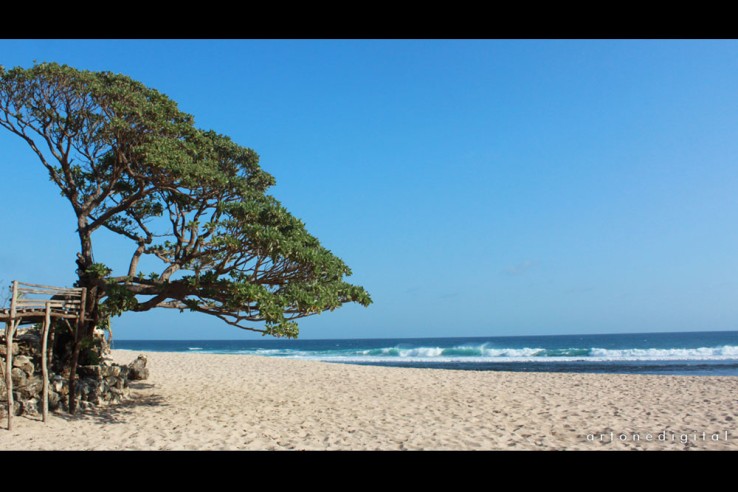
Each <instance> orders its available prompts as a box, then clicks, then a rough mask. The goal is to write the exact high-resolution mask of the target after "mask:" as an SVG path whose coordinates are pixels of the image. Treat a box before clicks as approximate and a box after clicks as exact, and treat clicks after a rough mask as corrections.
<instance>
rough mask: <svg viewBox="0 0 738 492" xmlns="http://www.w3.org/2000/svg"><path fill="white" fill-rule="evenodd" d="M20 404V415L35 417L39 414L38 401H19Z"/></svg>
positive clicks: (33, 399) (34, 399)
mask: <svg viewBox="0 0 738 492" xmlns="http://www.w3.org/2000/svg"><path fill="white" fill-rule="evenodd" d="M20 404H21V411H20V415H29V416H36V415H38V414H39V409H40V405H39V400H38V399H36V398H31V399H29V400H21V401H20Z"/></svg>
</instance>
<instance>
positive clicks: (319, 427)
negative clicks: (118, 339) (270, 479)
mask: <svg viewBox="0 0 738 492" xmlns="http://www.w3.org/2000/svg"><path fill="white" fill-rule="evenodd" d="M138 353H139V352H133V351H125V350H116V351H114V352H113V354H112V358H113V359H114V360H115V361H116V362H130V361H131V360H133V359H134V358H135V357H136V355H138ZM146 355H147V356H148V358H149V367H150V370H151V376H150V378H149V379H148V380H146V381H141V382H135V383H132V390H131V396H130V399H129V400H128V401H126V402H125V403H122V404H117V405H111V406H108V407H102V408H100V409H97V410H96V411H87V412H85V413H84V414H81V415H78V416H75V417H74V418H70V417H69V416H67V415H65V414H63V413H57V414H54V415H53V416H52V417H51V419H50V421H49V423H48V424H46V425H44V424H43V423H42V422H41V421H40V419H37V418H28V417H20V418H16V419H15V428H14V430H13V431H12V432H8V431H7V430H5V428H4V427H3V428H2V429H0V449H3V450H32V449H52V450H126V449H136V450H218V449H222V450H238V449H251V450H402V449H408V450H419V449H427V450H497V449H501V450H534V449H542V450H551V449H584V450H600V449H608V450H613V449H619V450H628V449H654V450H683V449H695V450H697V449H725V450H738V439H736V437H735V434H738V428H737V427H736V419H738V410H737V409H738V378H736V377H686V376H641V375H602V374H564V373H560V374H552V373H512V372H489V371H487V372H478V371H453V370H428V369H410V368H391V367H371V366H354V365H344V364H328V363H321V362H315V361H300V360H285V359H274V358H264V357H256V356H242V355H213V354H183V353H156V352H148V353H146ZM703 433H704V434H703ZM685 436H686V437H685ZM726 437H727V439H726ZM649 438H650V440H649ZM683 441H686V442H683Z"/></svg>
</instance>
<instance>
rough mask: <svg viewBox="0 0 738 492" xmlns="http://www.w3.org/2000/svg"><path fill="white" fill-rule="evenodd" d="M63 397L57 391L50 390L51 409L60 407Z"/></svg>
mask: <svg viewBox="0 0 738 492" xmlns="http://www.w3.org/2000/svg"><path fill="white" fill-rule="evenodd" d="M60 400H61V397H60V396H59V393H56V392H54V391H49V410H51V411H52V412H53V411H54V410H56V409H57V408H59V403H60Z"/></svg>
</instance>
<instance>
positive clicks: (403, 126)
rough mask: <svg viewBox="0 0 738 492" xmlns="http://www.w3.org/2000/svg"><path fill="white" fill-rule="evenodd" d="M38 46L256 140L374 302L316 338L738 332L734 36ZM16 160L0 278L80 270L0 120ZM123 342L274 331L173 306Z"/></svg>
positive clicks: (105, 256) (26, 54)
mask: <svg viewBox="0 0 738 492" xmlns="http://www.w3.org/2000/svg"><path fill="white" fill-rule="evenodd" d="M34 60H38V61H55V62H59V63H66V64H69V65H72V66H74V67H77V68H80V69H89V70H109V71H113V72H121V73H124V74H127V75H129V76H131V77H133V78H134V79H137V80H140V81H141V82H143V83H145V84H146V85H148V86H150V87H153V88H156V89H158V90H160V91H161V92H163V93H165V94H167V95H168V96H170V97H171V98H172V99H174V100H175V101H177V102H178V103H179V105H180V108H181V109H182V110H184V111H186V112H188V113H191V114H193V115H194V117H195V121H196V124H197V125H198V126H199V127H202V128H212V129H214V130H216V131H218V132H221V133H224V134H227V135H229V136H231V137H232V138H233V139H234V140H235V141H236V142H238V143H239V144H241V145H245V146H248V147H251V148H253V149H254V150H256V151H257V152H258V153H259V154H260V156H261V164H262V167H263V168H264V169H265V170H267V171H268V172H270V173H272V174H273V175H274V176H275V177H276V179H277V186H276V187H275V188H273V189H272V194H273V195H275V196H276V197H277V198H278V199H279V200H281V201H282V203H283V204H284V205H285V206H286V207H287V208H288V209H289V210H290V211H291V212H292V213H293V214H294V215H296V216H298V217H300V218H301V219H302V220H304V221H305V223H306V224H307V227H308V229H309V230H310V231H311V232H312V233H313V234H315V235H316V236H317V237H318V238H319V239H320V240H321V241H322V242H323V244H324V245H325V246H326V247H328V248H329V249H331V250H332V251H333V252H334V253H336V254H337V255H338V256H340V257H341V258H343V259H344V260H345V261H346V262H347V263H348V264H349V265H350V266H351V268H352V269H353V271H354V275H353V276H352V277H351V279H350V280H352V281H353V282H355V283H358V284H361V285H363V286H365V287H366V288H367V290H368V291H369V292H370V293H371V295H372V297H373V299H374V304H373V305H372V306H370V307H369V308H367V309H365V308H362V307H358V306H344V307H343V308H341V309H339V310H337V311H335V312H332V313H330V312H329V313H325V314H323V315H321V316H315V317H312V318H308V319H305V320H302V322H301V338H375V337H422V336H427V337H432V336H434V337H435V336H487V335H489V336H494V335H518V334H519V335H543V334H566V333H572V334H574V333H622V332H646V331H701V330H735V329H738V302H736V300H737V299H738V227H737V226H738V165H737V164H738V163H737V162H736V161H737V160H738V97H737V96H736V88H738V42H736V41H716V40H706V41H689V40H685V41H671V40H663V41H639V40H628V41H618V40H601V41H591V40H582V41H576V40H558V41H556V40H554V41H551V40H528V41H526V40H479V41H466V40H395V41H393V40H374V41H372V40H283V41H279V40H263V41H255V40H232V41H226V40H217V41H216V40H212V41H207V40H189V41H187V40H171V41H139V40H136V41H134V40H128V41H84V40H83V41H54V40H38V41H36V40H0V64H1V65H4V66H6V67H13V66H18V65H21V66H24V67H28V66H30V65H31V64H32V63H33V61H34ZM0 169H2V171H3V173H2V179H1V180H0V196H2V200H3V202H4V204H5V209H4V211H5V213H4V219H3V225H4V233H3V234H2V242H1V243H0V280H2V282H3V283H4V284H5V283H7V282H9V281H10V280H12V279H20V280H25V281H29V282H37V283H46V284H58V285H71V283H72V282H73V281H74V279H75V274H74V269H75V264H74V258H75V252H76V251H77V248H78V243H77V238H76V235H75V230H74V229H75V226H74V219H73V213H72V210H71V207H70V205H69V204H68V203H67V202H66V201H64V199H63V198H62V197H61V196H60V195H59V192H58V191H57V190H56V189H55V188H54V186H53V185H52V184H51V183H50V182H49V180H48V177H47V174H46V173H45V171H44V170H43V168H42V166H41V164H40V163H39V162H38V161H37V160H36V158H35V157H34V155H33V153H32V152H31V150H30V149H29V148H27V146H25V144H24V143H23V142H22V141H21V140H20V139H19V138H17V137H16V136H14V135H11V134H9V133H8V132H6V131H4V130H3V131H0ZM95 248H96V249H95V256H96V259H97V260H98V261H102V262H104V263H107V264H109V265H111V266H114V267H116V268H122V266H123V265H124V264H126V263H127V261H128V259H129V258H130V255H131V251H130V250H129V248H121V244H120V243H119V242H116V241H113V240H111V238H110V237H107V236H105V235H104V234H102V235H101V237H99V238H97V240H96V244H95ZM114 333H115V336H116V338H119V339H142V338H149V339H176V338H180V339H229V338H231V339H236V338H251V337H257V338H258V337H260V335H258V334H250V333H248V332H242V331H240V330H237V329H235V328H233V327H230V326H227V325H225V324H223V323H222V322H219V321H218V320H216V319H211V318H209V317H207V316H204V315H195V314H191V313H184V314H179V313H178V312H171V311H163V310H158V311H154V312H149V313H143V314H126V315H124V316H123V317H121V318H117V319H115V320H114Z"/></svg>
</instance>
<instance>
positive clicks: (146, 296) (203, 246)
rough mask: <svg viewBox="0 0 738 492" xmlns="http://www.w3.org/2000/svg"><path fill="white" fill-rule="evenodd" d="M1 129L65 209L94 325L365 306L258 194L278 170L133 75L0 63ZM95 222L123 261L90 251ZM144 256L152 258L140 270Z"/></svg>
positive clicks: (291, 319) (270, 328)
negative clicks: (139, 314) (122, 317)
mask: <svg viewBox="0 0 738 492" xmlns="http://www.w3.org/2000/svg"><path fill="white" fill-rule="evenodd" d="M0 127H3V128H5V129H7V130H8V131H10V132H12V133H13V134H15V135H17V136H18V137H20V138H22V139H23V140H24V141H25V142H26V143H27V144H28V145H29V147H30V148H31V149H32V150H33V152H34V153H35V154H36V156H37V157H38V159H39V160H40V162H41V164H42V165H43V166H44V167H45V168H46V171H47V172H48V174H49V177H50V179H51V180H52V181H53V182H54V183H55V184H56V185H57V186H58V187H59V189H60V191H61V194H62V195H63V196H64V197H65V198H66V200H67V201H69V203H70V204H71V205H72V208H73V209H74V213H75V215H76V217H77V224H76V226H77V233H78V235H79V240H80V250H79V253H78V254H77V257H78V258H77V264H78V267H79V268H78V270H77V273H78V276H79V280H78V282H77V284H78V286H83V287H87V288H88V291H89V292H90V293H91V294H92V295H91V296H90V297H91V301H90V303H91V304H90V309H89V312H91V314H92V317H93V320H92V322H91V325H95V326H105V325H106V323H108V320H109V318H110V316H113V315H118V314H121V313H122V312H125V311H147V310H150V309H153V308H174V309H180V310H191V311H197V312H201V313H205V314H208V315H212V316H215V317H217V318H219V319H221V320H223V321H225V322H226V323H229V324H231V325H233V326H236V327H238V328H243V329H246V330H252V331H258V332H262V333H264V334H269V335H274V336H286V337H296V336H297V334H298V326H297V323H296V321H295V320H296V319H298V318H302V317H305V316H309V315H313V314H318V313H321V312H324V311H326V310H333V309H336V308H338V307H340V306H341V305H342V304H344V303H348V302H357V303H359V304H361V305H364V306H368V305H369V304H370V303H371V299H370V297H369V295H368V293H367V292H366V291H365V290H364V289H363V288H362V287H360V286H356V285H352V284H350V283H348V282H346V281H345V277H347V276H349V275H351V270H350V269H349V267H348V266H347V265H346V264H345V263H344V262H343V261H342V260H341V259H340V258H338V257H337V256H335V255H334V254H332V253H331V251H329V250H328V249H326V248H325V247H323V246H322V245H321V244H320V242H319V241H318V239H316V238H315V237H314V236H312V235H310V234H309V233H308V231H307V230H306V228H305V225H304V224H303V223H302V221H300V220H299V219H297V218H296V217H294V216H293V215H291V214H290V213H289V212H288V211H287V210H286V209H285V208H284V207H283V206H282V205H281V204H280V203H279V201H277V200H276V199H275V198H274V197H272V196H270V195H269V194H267V190H268V189H269V188H270V187H271V186H273V185H274V183H275V180H274V178H273V177H272V176H271V175H270V174H268V173H267V172H265V171H264V170H262V169H261V167H260V166H259V156H258V155H257V153H256V152H254V151H253V150H252V149H249V148H246V147H242V146H240V145H238V144H237V143H235V142H233V141H232V140H231V139H230V138H229V137H227V136H224V135H220V134H218V133H216V132H214V131H206V130H201V129H199V128H197V127H196V126H195V125H194V119H193V117H192V116H191V115H189V114H186V113H183V112H182V111H180V110H179V109H178V107H177V104H176V103H175V102H174V101H172V100H171V99H169V98H168V97H167V96H165V95H163V94H161V93H160V92H158V91H156V90H154V89H151V88H149V87H146V86H145V85H144V84H142V83H140V82H137V81H135V80H133V79H131V78H130V77H127V76H125V75H120V74H114V73H110V72H92V71H84V70H77V69H75V68H72V67H69V66H66V65H59V64H56V63H40V64H36V65H34V66H33V67H31V68H28V69H24V68H13V69H5V68H2V67H0ZM100 229H107V230H109V231H112V232H114V233H116V234H119V235H120V236H122V237H123V238H126V240H128V241H129V242H130V245H131V249H130V254H131V256H130V262H129V264H128V270H127V271H125V272H113V271H111V270H110V268H108V267H107V266H105V265H104V264H103V263H102V262H96V260H95V257H94V255H93V234H94V233H95V232H96V231H98V230H100ZM142 258H151V259H152V260H155V261H154V263H152V262H151V261H147V262H145V263H146V264H156V265H158V266H159V267H158V268H157V269H155V270H154V271H147V272H142V271H141V269H140V267H139V266H140V265H141V259H142ZM92 327H93V326H90V327H89V329H88V331H89V330H91V329H92Z"/></svg>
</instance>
